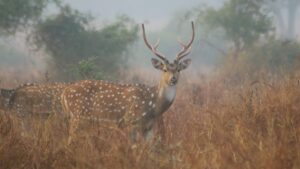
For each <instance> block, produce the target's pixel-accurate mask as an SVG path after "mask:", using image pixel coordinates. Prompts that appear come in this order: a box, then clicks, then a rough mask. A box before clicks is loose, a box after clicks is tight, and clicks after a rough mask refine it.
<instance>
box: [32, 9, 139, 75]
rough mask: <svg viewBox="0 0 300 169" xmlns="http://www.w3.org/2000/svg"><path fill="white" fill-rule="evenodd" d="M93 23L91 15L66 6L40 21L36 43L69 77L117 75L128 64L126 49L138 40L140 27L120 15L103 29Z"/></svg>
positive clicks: (35, 36)
mask: <svg viewBox="0 0 300 169" xmlns="http://www.w3.org/2000/svg"><path fill="white" fill-rule="evenodd" d="M91 22H92V18H91V17H90V16H88V15H86V14H82V13H80V12H78V11H75V10H72V9H71V8H70V7H68V6H66V7H62V8H61V10H60V13H59V14H58V15H55V16H53V17H49V18H47V19H45V20H43V21H41V22H39V23H38V25H37V27H36V31H35V32H34V36H33V39H34V43H35V44H36V45H37V46H38V47H39V48H41V47H44V49H45V50H46V52H47V53H48V54H50V55H51V56H52V57H53V59H54V61H55V64H56V66H57V67H58V72H60V73H61V72H63V73H64V74H65V75H73V77H71V79H69V80H74V79H80V78H96V76H94V75H95V74H97V72H101V73H102V74H104V75H105V74H106V75H110V76H115V74H116V73H117V72H118V71H119V68H124V67H125V63H126V60H127V56H128V55H126V51H127V49H128V47H129V46H130V45H131V44H132V43H133V42H134V41H135V40H136V37H137V26H136V24H135V23H134V22H133V21H132V20H131V19H129V18H128V17H125V16H121V17H119V18H118V19H117V21H115V22H114V23H111V24H108V25H105V26H103V27H102V28H101V29H97V28H93V27H92V26H90V24H91ZM95 65H97V66H95ZM74 66H75V68H76V67H77V68H78V71H79V72H77V74H79V75H80V76H79V77H76V76H75V75H76V74H74V72H73V71H74ZM75 70H76V69H75ZM87 71H88V72H87ZM75 73H76V72H75ZM98 75H99V74H98ZM64 78H65V77H64ZM97 78H101V77H99V76H97ZM102 78H103V77H102Z"/></svg>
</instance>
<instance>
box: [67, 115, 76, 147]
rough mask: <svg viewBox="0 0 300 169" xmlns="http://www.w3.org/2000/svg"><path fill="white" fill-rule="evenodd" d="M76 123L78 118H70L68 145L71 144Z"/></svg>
mask: <svg viewBox="0 0 300 169" xmlns="http://www.w3.org/2000/svg"><path fill="white" fill-rule="evenodd" d="M78 123H79V120H78V119H71V120H70V121H69V137H68V145H70V144H71V142H72V137H74V136H75V134H76V130H77V128H78Z"/></svg>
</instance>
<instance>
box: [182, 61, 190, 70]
mask: <svg viewBox="0 0 300 169" xmlns="http://www.w3.org/2000/svg"><path fill="white" fill-rule="evenodd" d="M191 62H192V60H191V59H185V60H183V61H182V62H180V70H184V69H186V68H187V67H188V66H189V65H190V64H191Z"/></svg>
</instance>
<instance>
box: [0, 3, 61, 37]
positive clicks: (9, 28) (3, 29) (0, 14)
mask: <svg viewBox="0 0 300 169" xmlns="http://www.w3.org/2000/svg"><path fill="white" fill-rule="evenodd" d="M51 1H54V2H56V3H58V0H0V35H1V34H2V35H7V34H13V33H15V31H16V30H17V29H18V28H19V27H22V26H26V25H27V24H28V23H29V22H30V21H31V22H33V20H36V19H37V18H38V17H40V15H41V14H42V12H43V9H44V8H45V7H46V6H47V4H48V3H49V2H51Z"/></svg>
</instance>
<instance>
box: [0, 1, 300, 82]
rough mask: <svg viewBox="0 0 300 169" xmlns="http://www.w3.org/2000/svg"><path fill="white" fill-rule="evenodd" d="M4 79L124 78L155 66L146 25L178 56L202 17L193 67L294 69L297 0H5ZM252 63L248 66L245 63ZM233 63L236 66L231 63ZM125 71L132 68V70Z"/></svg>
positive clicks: (0, 48)
mask: <svg viewBox="0 0 300 169" xmlns="http://www.w3.org/2000/svg"><path fill="white" fill-rule="evenodd" d="M0 1H2V2H1V4H0V9H1V11H2V12H1V13H0V19H1V22H0V70H1V72H0V85H1V86H2V87H12V86H16V85H18V84H20V83H24V82H44V81H74V80H79V79H90V78H93V79H109V80H118V79H120V77H124V74H125V75H126V73H127V72H137V71H139V72H143V71H145V72H154V73H156V74H157V73H158V72H157V71H156V70H154V69H153V68H152V66H151V62H150V58H151V57H155V56H154V55H153V54H152V53H151V52H150V51H149V50H148V49H147V48H146V47H145V45H144V43H143V40H142V37H141V32H140V26H141V23H145V27H146V32H147V36H148V38H149V39H150V41H151V42H152V43H153V44H154V43H155V42H156V40H157V39H160V46H159V51H161V52H162V53H163V54H165V55H166V56H167V58H168V59H170V60H172V59H174V58H175V56H176V53H177V52H179V51H180V45H179V43H178V42H177V39H178V38H180V39H181V40H182V41H184V42H187V41H188V40H189V38H190V36H191V25H190V24H191V21H195V23H196V39H195V42H194V44H193V50H192V53H191V54H190V55H189V56H188V57H190V58H192V60H193V64H192V66H191V68H190V69H189V70H188V72H187V74H191V73H195V72H196V74H197V73H207V72H211V71H213V70H215V69H216V68H219V67H226V66H227V65H228V63H233V64H237V65H241V67H240V68H239V67H236V66H235V70H236V71H237V70H239V69H243V70H244V69H246V70H247V71H249V72H251V71H254V70H255V71H256V70H258V69H260V68H264V69H265V68H266V67H270V70H272V71H276V70H277V69H279V68H278V65H280V66H283V67H282V68H281V69H288V68H289V67H291V66H294V65H292V63H296V62H297V59H298V58H299V57H300V54H299V51H300V47H299V39H300V38H299V34H300V19H299V18H300V12H299V9H300V2H299V1H298V0H285V1H281V0H255V1H250V0H190V1H188V2H187V1H180V0H173V1H170V0H164V1H159V0H152V1H139V0H126V1H117V0H111V1H104V0H85V1H83V0H72V1H71V0H41V1H38V0H26V1H22V2H19V1H18V0H11V1H8V0H0ZM245 64H246V65H247V66H245ZM228 67H232V66H228ZM125 72H126V73H125Z"/></svg>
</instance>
